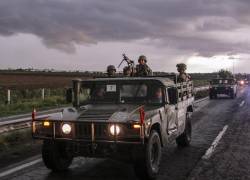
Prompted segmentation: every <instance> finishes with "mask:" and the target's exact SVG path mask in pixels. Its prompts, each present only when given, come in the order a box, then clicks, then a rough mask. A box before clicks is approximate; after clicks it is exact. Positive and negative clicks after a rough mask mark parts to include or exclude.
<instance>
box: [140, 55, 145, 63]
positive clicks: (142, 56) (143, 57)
mask: <svg viewBox="0 0 250 180" xmlns="http://www.w3.org/2000/svg"><path fill="white" fill-rule="evenodd" d="M141 59H143V60H144V61H145V63H147V57H146V56H144V55H140V56H139V58H138V62H139V61H140V60H141Z"/></svg>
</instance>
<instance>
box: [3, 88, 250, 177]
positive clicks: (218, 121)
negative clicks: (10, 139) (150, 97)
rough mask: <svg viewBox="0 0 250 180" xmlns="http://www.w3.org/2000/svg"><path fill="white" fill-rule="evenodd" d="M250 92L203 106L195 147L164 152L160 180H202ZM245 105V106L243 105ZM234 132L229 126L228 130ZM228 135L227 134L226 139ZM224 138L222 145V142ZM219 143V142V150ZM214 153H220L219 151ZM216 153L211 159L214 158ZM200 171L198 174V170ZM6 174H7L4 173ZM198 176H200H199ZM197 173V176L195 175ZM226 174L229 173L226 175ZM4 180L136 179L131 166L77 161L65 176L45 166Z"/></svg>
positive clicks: (195, 121) (194, 118)
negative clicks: (209, 151) (206, 157)
mask: <svg viewBox="0 0 250 180" xmlns="http://www.w3.org/2000/svg"><path fill="white" fill-rule="evenodd" d="M248 92H249V88H245V89H240V90H239V91H238V97H237V98H236V99H234V100H232V99H229V98H227V97H221V98H219V99H217V100H210V101H206V102H204V103H203V105H202V108H199V110H198V111H197V112H195V113H194V114H193V116H192V123H193V136H192V138H193V139H192V144H191V146H190V147H188V148H184V149H178V148H177V147H176V145H175V143H173V144H171V145H169V146H168V147H166V148H164V150H163V156H162V157H163V158H162V162H161V170H160V174H159V178H158V179H176V180H181V179H188V178H191V177H194V178H197V179H200V178H199V176H198V175H199V172H203V171H202V169H201V170H200V169H199V167H202V165H201V164H202V162H204V160H203V159H202V158H201V157H202V156H203V155H204V154H205V153H206V151H207V149H209V147H210V146H211V144H212V143H213V141H214V140H215V139H216V137H217V136H218V134H219V133H220V132H221V131H222V129H223V127H225V125H228V124H229V125H230V124H231V123H232V122H233V121H234V117H235V114H237V112H238V111H240V109H243V108H245V107H244V105H241V104H242V102H243V101H245V102H246V103H249V104H250V102H249V101H247V98H250V97H249V94H248ZM243 104H245V103H243ZM230 128H233V127H231V126H229V129H230ZM226 135H227V131H226V132H225V135H224V136H226ZM224 136H223V137H222V139H221V141H223V140H224V139H223V138H224ZM219 147H220V142H218V148H219ZM213 153H217V151H216V149H215V151H214V152H213ZM213 153H212V154H211V157H213ZM196 169H199V170H196ZM5 172H6V171H5ZM197 172H198V173H197ZM196 173H197V174H198V175H196ZM225 173H226V172H225ZM2 179H10V180H17V179H25V180H26V179H38V180H57V179H65V180H66V179H71V180H73V179H74V180H78V179H79V180H80V179H89V180H90V179H91V180H96V179H118V180H120V179H136V177H135V174H134V172H133V168H132V166H130V165H128V164H123V163H120V162H116V161H112V160H103V159H91V158H88V159H85V158H76V159H75V161H74V163H73V164H72V166H71V167H70V170H69V171H67V172H64V173H60V174H55V173H52V172H51V171H50V170H48V169H46V168H45V167H44V165H43V163H42V162H38V163H36V164H34V165H32V166H29V167H27V168H24V169H23V170H21V171H17V172H15V173H11V174H10V175H8V176H5V177H2Z"/></svg>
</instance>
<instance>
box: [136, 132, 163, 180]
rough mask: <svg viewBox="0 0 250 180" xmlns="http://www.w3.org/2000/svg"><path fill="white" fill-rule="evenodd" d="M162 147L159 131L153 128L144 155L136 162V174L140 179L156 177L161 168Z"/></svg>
mask: <svg viewBox="0 0 250 180" xmlns="http://www.w3.org/2000/svg"><path fill="white" fill-rule="evenodd" d="M161 148H162V147H161V140H160V136H159V133H158V132H157V131H155V130H152V132H151V133H150V137H149V140H148V142H147V144H146V147H145V149H144V152H143V154H144V155H143V156H144V157H142V159H140V160H137V162H136V163H135V164H134V170H135V174H136V176H137V177H138V178H139V179H149V180H152V179H156V177H157V175H158V172H159V168H160V161H161V153H162V152H161Z"/></svg>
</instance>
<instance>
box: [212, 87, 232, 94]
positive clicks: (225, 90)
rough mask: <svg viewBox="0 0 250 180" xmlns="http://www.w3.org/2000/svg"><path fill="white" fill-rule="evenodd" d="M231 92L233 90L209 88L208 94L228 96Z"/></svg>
mask: <svg viewBox="0 0 250 180" xmlns="http://www.w3.org/2000/svg"><path fill="white" fill-rule="evenodd" d="M232 92H233V88H229V87H228V88H225V87H217V88H211V89H210V94H226V95H230V94H231V93H232Z"/></svg>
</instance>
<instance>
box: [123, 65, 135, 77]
mask: <svg viewBox="0 0 250 180" xmlns="http://www.w3.org/2000/svg"><path fill="white" fill-rule="evenodd" d="M133 72H134V71H133V67H130V66H125V67H124V68H123V76H127V77H130V76H133Z"/></svg>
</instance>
